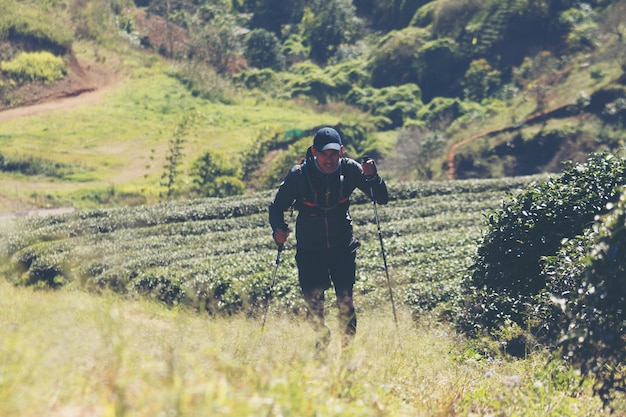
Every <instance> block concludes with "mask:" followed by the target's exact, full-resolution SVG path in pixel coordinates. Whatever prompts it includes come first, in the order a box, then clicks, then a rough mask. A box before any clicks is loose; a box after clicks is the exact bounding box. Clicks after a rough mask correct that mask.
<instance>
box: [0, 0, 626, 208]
mask: <svg viewBox="0 0 626 417" xmlns="http://www.w3.org/2000/svg"><path fill="white" fill-rule="evenodd" d="M2 6H3V10H6V18H5V19H3V22H2V27H1V28H0V62H1V63H2V68H4V69H3V70H2V72H1V73H0V98H1V100H0V101H1V103H0V106H2V108H5V109H7V108H16V107H19V106H20V105H22V104H27V103H32V102H33V101H37V100H38V99H39V98H44V99H45V97H53V96H52V95H51V94H52V92H53V91H57V90H55V89H61V90H62V91H65V93H66V94H74V93H76V91H79V92H80V91H85V90H91V89H94V88H97V84H98V82H97V81H94V82H91V83H90V82H89V79H90V76H91V74H94V73H95V71H96V69H97V71H98V72H101V71H105V72H108V73H110V75H112V76H114V77H115V78H116V79H117V80H119V81H118V83H117V84H116V85H117V86H118V87H117V88H115V89H114V90H112V91H110V92H108V93H107V94H106V95H104V96H103V97H102V98H101V99H100V100H99V101H98V102H97V103H95V104H92V105H91V106H89V107H88V108H82V109H66V110H63V111H60V112H59V113H57V114H54V115H53V116H50V115H46V116H43V117H39V116H37V117H25V118H20V119H17V120H16V119H14V118H12V119H9V120H7V121H2V132H0V134H1V135H2V146H1V147H0V169H1V170H2V186H1V187H0V189H1V192H2V195H3V201H4V203H3V204H4V206H5V207H4V210H11V209H22V208H29V207H55V206H57V207H58V206H68V205H71V206H74V207H99V206H102V205H106V206H123V205H136V204H142V203H155V202H158V201H160V200H162V199H163V198H164V196H168V197H169V198H186V197H192V198H193V197H201V196H208V195H228V194H238V193H241V192H254V191H257V190H261V189H267V188H272V187H275V186H276V185H277V182H278V181H279V179H280V177H281V176H282V175H284V172H286V170H287V169H288V167H289V165H291V164H293V163H294V162H295V161H297V160H298V159H299V157H300V156H301V153H302V150H303V149H304V148H305V147H306V143H307V141H308V140H309V139H308V138H309V137H310V133H311V132H312V131H313V130H314V129H315V127H318V126H320V125H333V126H336V127H337V128H339V129H340V131H341V132H342V133H343V134H344V137H345V138H346V141H347V144H348V145H349V150H350V154H351V155H352V156H353V157H356V158H358V157H360V156H362V155H364V154H369V155H372V156H375V157H378V159H379V160H380V164H379V165H380V166H381V169H382V170H383V171H384V172H385V175H386V177H387V178H391V179H398V180H414V179H420V180H422V179H424V180H427V179H435V180H442V179H450V178H489V177H502V176H515V175H532V174H536V173H541V172H559V171H560V170H561V169H562V165H561V163H562V162H563V161H567V160H571V161H575V162H582V161H584V160H585V159H586V157H587V155H588V154H589V153H590V152H593V151H599V150H610V151H614V150H616V149H619V148H620V147H622V146H623V136H622V133H621V132H622V130H623V119H624V107H625V106H624V100H625V97H626V94H625V93H624V76H623V74H624V66H625V64H624V62H625V60H626V57H625V55H624V52H623V51H624V48H623V46H624V44H623V38H624V25H623V23H622V22H623V20H624V19H622V17H623V16H624V15H625V14H626V11H625V10H626V6H624V4H623V1H590V2H588V3H578V2H574V1H560V2H550V3H548V2H535V1H527V0H516V1H507V2H499V1H482V2H462V1H457V0H437V1H424V2H406V4H405V3H400V4H395V3H394V2H387V1H383V0H378V1H368V2H361V1H354V2H350V1H346V0H333V1H332V2H325V1H316V2H312V3H310V4H308V3H306V2H285V1H277V0H275V1H233V2H228V1H214V2H190V1H184V0H179V1H174V2H171V1H170V2H162V1H160V0H153V1H137V2H136V3H135V2H132V1H131V0H121V1H116V2H91V1H74V2H69V3H67V4H66V3H64V4H63V5H61V4H57V3H56V2H39V1H34V0H20V1H18V2H11V1H8V0H3V1H2ZM45 53H48V54H52V55H54V57H51V56H49V55H43V56H47V57H48V58H46V59H42V58H41V57H42V55H41V54H45ZM37 57H39V58H37ZM58 58H61V59H62V60H63V62H64V65H63V66H62V68H59V67H58V65H56V64H55V65H54V66H53V68H52V69H51V68H50V66H51V63H52V61H51V59H52V60H54V61H56V60H58ZM26 62H28V64H25V63H26ZM26 69H28V70H29V71H28V72H26V71H25V70H26ZM59 74H64V75H63V78H62V79H61V80H57V81H54V80H56V79H57V78H58V77H59ZM85 74H87V75H85ZM81 77H82V78H81ZM81 82H83V83H86V85H85V87H83V88H82V89H81V88H79V87H76V85H77V84H80V83H81ZM72 85H74V86H75V87H71V86H72ZM55 94H62V93H58V91H57V92H56V93H55ZM75 112H76V113H75ZM190 112H191V113H193V112H196V113H198V114H197V116H198V117H195V118H194V119H193V121H192V120H191V119H189V118H188V116H189V113H190ZM96 114H97V116H95V115H96ZM50 117H52V118H53V119H50ZM183 124H184V129H182V130H181V129H180V127H181V125H183ZM118 128H122V129H118ZM111 129H113V130H111ZM176 136H178V137H176ZM52 140H54V141H55V143H57V144H58V147H59V153H58V154H57V153H49V152H48V151H49V149H48V148H47V146H46V144H47V143H49V142H50V141H52ZM259 140H260V141H262V142H264V145H263V146H262V147H259V146H257V142H258V141H259ZM86 144H89V145H86ZM85 146H89V148H90V149H91V150H92V151H91V152H89V151H84V150H81V153H82V155H81V157H80V158H77V157H76V156H74V155H75V152H74V150H76V148H77V147H81V148H83V147H85ZM174 148H178V151H176V152H174ZM70 150H71V152H70ZM261 151H264V152H261ZM68 152H70V153H68ZM206 152H211V153H212V154H220V155H209V158H207V155H206ZM69 155H73V156H69ZM172 156H174V158H173V159H172ZM211 156H212V157H213V159H215V160H216V161H222V162H223V164H222V165H223V166H222V167H219V169H218V171H220V170H223V171H224V172H222V174H225V175H218V176H216V177H214V178H203V177H202V174H201V172H209V171H211V170H212V169H213V168H214V167H210V166H209V167H206V166H205V167H202V166H200V167H197V168H199V169H192V167H193V166H194V165H197V164H196V162H197V160H198V159H201V160H204V161H207V160H209V161H210V160H211ZM111 159H114V160H115V162H112V161H111ZM171 162H174V163H173V164H172V163H171ZM205 163H206V162H205ZM200 164H202V162H200ZM224 164H225V165H224ZM250 172H257V175H250V174H249V173H250ZM172 174H174V175H172ZM226 174H227V175H226Z"/></svg>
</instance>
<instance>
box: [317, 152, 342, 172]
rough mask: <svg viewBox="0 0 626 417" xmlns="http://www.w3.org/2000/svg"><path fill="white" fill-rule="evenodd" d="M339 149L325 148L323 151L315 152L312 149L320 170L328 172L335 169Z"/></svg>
mask: <svg viewBox="0 0 626 417" xmlns="http://www.w3.org/2000/svg"><path fill="white" fill-rule="evenodd" d="M339 155H340V151H336V150H334V149H327V150H325V151H321V152H317V151H315V149H313V156H315V157H316V158H317V164H318V165H319V166H320V168H321V169H322V171H324V173H326V174H330V173H332V172H334V171H335V168H337V164H338V163H339Z"/></svg>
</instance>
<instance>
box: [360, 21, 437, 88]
mask: <svg viewBox="0 0 626 417" xmlns="http://www.w3.org/2000/svg"><path fill="white" fill-rule="evenodd" d="M428 36H429V33H428V31H426V30H424V29H420V28H407V29H403V30H400V31H397V32H396V31H394V32H391V33H389V34H387V35H386V36H384V37H383V38H382V39H381V40H380V41H378V43H377V44H376V45H375V46H374V49H373V50H372V52H371V54H370V64H369V69H370V71H371V82H372V86H373V87H378V88H380V87H386V86H390V85H398V84H406V83H416V82H417V81H418V79H417V74H416V73H415V62H416V61H417V60H418V58H419V49H420V47H421V45H423V44H424V42H426V40H427V38H428Z"/></svg>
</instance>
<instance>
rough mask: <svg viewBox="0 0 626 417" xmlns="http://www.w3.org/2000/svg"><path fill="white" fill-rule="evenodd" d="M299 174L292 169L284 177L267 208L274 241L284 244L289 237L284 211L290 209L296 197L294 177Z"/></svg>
mask: <svg viewBox="0 0 626 417" xmlns="http://www.w3.org/2000/svg"><path fill="white" fill-rule="evenodd" d="M298 174H299V173H298V172H297V171H296V170H295V169H292V170H291V171H290V172H289V174H287V176H286V177H285V180H284V181H283V182H282V184H280V187H279V188H278V191H277V192H276V195H275V196H274V201H272V202H271V203H270V206H269V222H270V226H271V227H272V232H273V236H274V239H275V240H277V239H279V240H282V242H278V240H277V243H280V244H282V243H284V239H287V236H288V235H289V226H288V225H287V223H285V211H287V210H288V209H289V207H291V205H292V204H293V202H294V201H295V197H296V185H297V184H296V179H297V178H296V175H298Z"/></svg>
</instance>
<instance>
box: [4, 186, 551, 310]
mask: <svg viewBox="0 0 626 417" xmlns="http://www.w3.org/2000/svg"><path fill="white" fill-rule="evenodd" d="M541 179H542V177H517V178H504V179H494V180H464V181H450V182H429V183H401V184H389V191H390V198H391V200H390V202H389V204H388V205H385V206H380V205H379V206H378V213H379V216H380V221H381V230H382V235H383V241H384V246H385V251H386V254H387V262H388V266H389V273H390V277H391V281H392V285H393V290H394V296H395V300H396V304H398V306H399V307H400V308H409V309H410V310H411V311H412V313H414V314H420V313H422V312H425V311H430V310H432V309H433V308H434V307H436V306H438V305H440V304H441V303H442V302H446V301H448V300H450V299H452V298H453V297H454V296H455V294H456V293H457V291H458V286H459V282H460V280H461V277H462V276H463V274H464V273H465V272H466V269H467V267H468V266H469V265H471V263H472V257H473V255H474V254H475V252H476V247H477V239H479V238H480V236H481V230H482V229H483V225H484V221H485V216H487V215H489V213H490V211H491V210H493V209H495V208H497V207H499V206H500V204H501V202H502V200H503V199H504V198H506V196H507V195H510V194H514V193H516V192H517V191H518V190H520V189H522V188H524V187H525V186H526V185H527V184H528V183H530V182H531V181H541ZM273 194H274V191H267V192H261V193H256V194H251V195H245V196H239V197H236V198H225V199H198V200H192V201H172V202H167V203H161V204H158V205H153V206H142V207H133V208H119V209H98V210H83V211H78V212H74V213H70V214H63V215H54V216H48V217H37V218H25V219H18V220H12V221H8V222H7V223H5V224H3V225H2V229H3V232H2V235H1V236H0V254H1V256H2V258H3V262H2V265H3V271H2V272H4V273H5V275H6V276H7V277H8V279H9V280H10V281H12V282H14V283H17V284H20V285H29V286H36V287H52V288H58V287H66V288H76V289H81V290H87V291H95V292H100V291H106V290H112V291H115V292H119V293H123V294H128V295H129V296H132V297H153V298H156V299H158V300H160V301H162V302H164V303H166V304H169V305H185V306H190V307H191V308H194V309H198V310H199V311H206V312H208V313H210V314H222V313H224V314H233V313H245V314H251V315H254V314H258V313H259V310H260V309H262V308H263V307H264V306H265V302H266V301H267V299H268V295H269V293H270V286H271V276H272V272H273V269H274V260H275V256H276V245H275V243H274V242H273V240H272V238H271V230H270V227H269V224H268V219H267V217H268V214H267V208H268V205H269V203H270V201H271V199H272V197H273ZM350 212H351V215H352V217H353V219H354V229H355V235H356V236H357V238H358V239H359V240H360V241H361V243H362V246H361V249H360V250H359V254H358V260H357V262H358V271H357V275H358V276H357V284H356V303H357V309H361V310H363V309H373V308H383V309H387V308H390V302H389V293H388V288H387V282H386V275H385V270H384V267H383V259H382V254H381V247H380V242H379V239H378V230H377V227H376V222H375V218H374V210H373V206H372V203H371V201H370V200H369V199H368V198H367V197H366V196H365V195H364V194H362V193H361V192H360V191H358V190H357V191H356V192H355V193H354V194H353V196H352V206H351V209H350ZM295 216H296V213H294V214H293V216H292V215H291V214H290V213H287V214H286V218H287V221H288V222H289V223H290V224H291V225H293V224H294V223H295ZM294 255H295V240H294V239H293V236H292V237H290V240H288V242H287V245H286V247H285V251H283V253H282V259H281V263H280V265H279V268H278V273H277V283H276V287H275V293H274V297H273V299H272V304H271V306H272V307H271V308H272V311H273V312H274V313H278V312H283V313H289V312H294V313H298V312H300V311H302V307H303V306H302V302H301V297H300V294H299V289H298V286H297V277H296V274H297V271H296V267H295V261H294ZM332 298H333V297H327V299H330V300H329V302H331V300H332Z"/></svg>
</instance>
